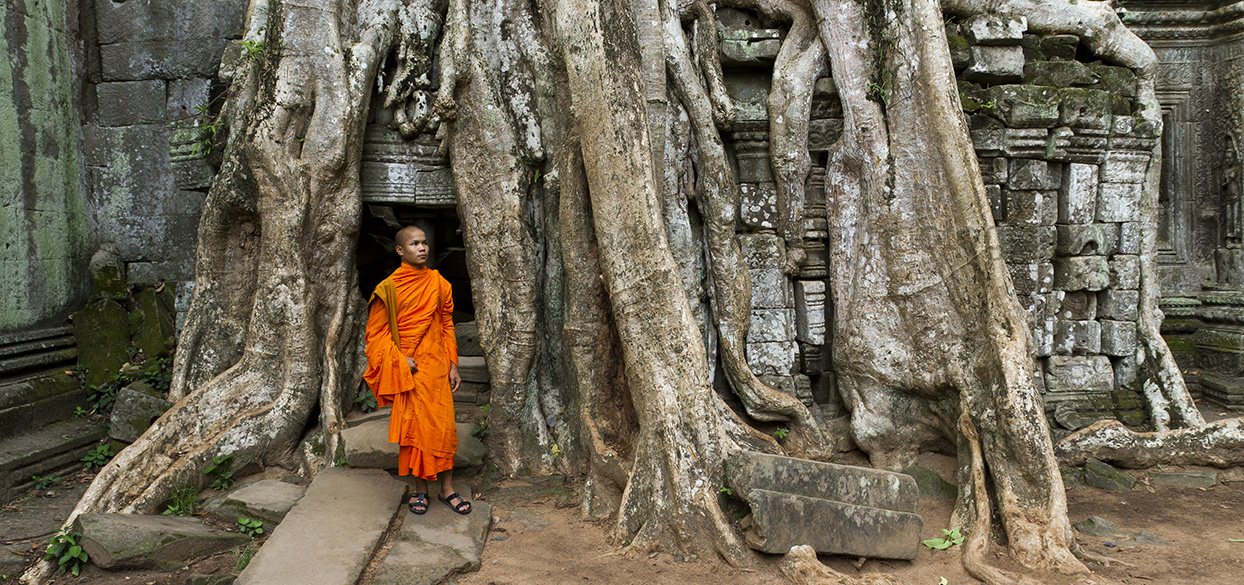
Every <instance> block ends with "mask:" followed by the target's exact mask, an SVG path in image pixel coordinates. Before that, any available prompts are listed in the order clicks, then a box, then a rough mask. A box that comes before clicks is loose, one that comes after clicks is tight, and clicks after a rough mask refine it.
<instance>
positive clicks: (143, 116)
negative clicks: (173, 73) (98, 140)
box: [96, 79, 167, 126]
mask: <svg viewBox="0 0 1244 585" xmlns="http://www.w3.org/2000/svg"><path fill="white" fill-rule="evenodd" d="M96 95H97V96H98V99H99V125H100V126H133V125H136V124H155V123H160V122H163V121H165V109H166V104H167V98H166V95H165V85H164V80H163V79H152V80H147V81H116V82H106V83H100V84H99V85H97V86H96Z"/></svg>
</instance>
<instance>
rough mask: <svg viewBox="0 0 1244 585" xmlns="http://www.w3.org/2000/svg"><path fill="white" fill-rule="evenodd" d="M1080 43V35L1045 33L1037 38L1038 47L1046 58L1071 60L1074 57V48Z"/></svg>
mask: <svg viewBox="0 0 1244 585" xmlns="http://www.w3.org/2000/svg"><path fill="white" fill-rule="evenodd" d="M1079 45H1080V37H1078V36H1076V35H1045V36H1042V37H1040V39H1039V40H1038V47H1039V48H1040V49H1041V53H1042V54H1043V55H1044V56H1045V58H1046V59H1061V60H1063V61H1072V60H1074V59H1075V58H1076V48H1078V47H1079Z"/></svg>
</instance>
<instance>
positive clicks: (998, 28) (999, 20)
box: [963, 14, 1028, 45]
mask: <svg viewBox="0 0 1244 585" xmlns="http://www.w3.org/2000/svg"><path fill="white" fill-rule="evenodd" d="M1026 30H1028V22H1027V21H1026V20H1025V19H1024V18H1022V17H1021V18H1018V19H1012V18H1004V17H1000V16H995V15H992V14H982V15H979V16H976V17H973V18H972V19H971V20H968V21H967V22H965V23H963V32H964V34H965V35H966V36H967V39H968V41H969V42H971V43H972V44H973V45H1018V44H1019V42H1020V41H1021V40H1023V38H1024V31H1026Z"/></svg>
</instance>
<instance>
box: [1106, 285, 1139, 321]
mask: <svg viewBox="0 0 1244 585" xmlns="http://www.w3.org/2000/svg"><path fill="white" fill-rule="evenodd" d="M1098 295H1099V296H1098V305H1097V314H1098V316H1100V317H1101V318H1102V319H1113V320H1115V321H1135V320H1136V317H1137V315H1138V314H1139V308H1140V291H1135V290H1119V289H1115V288H1111V289H1106V290H1104V291H1101V292H1100V293H1098Z"/></svg>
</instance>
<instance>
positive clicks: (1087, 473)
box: [1082, 458, 1136, 492]
mask: <svg viewBox="0 0 1244 585" xmlns="http://www.w3.org/2000/svg"><path fill="white" fill-rule="evenodd" d="M1082 477H1083V479H1084V485H1087V486H1089V487H1094V488H1097V489H1099V490H1111V491H1120V492H1128V491H1131V490H1132V488H1134V487H1136V479H1135V478H1133V477H1132V476H1130V475H1127V474H1125V473H1122V472H1120V471H1119V470H1117V469H1115V468H1113V467H1111V466H1110V464H1108V463H1105V462H1103V461H1099V460H1097V459H1092V458H1090V459H1089V460H1088V461H1087V462H1085V464H1084V475H1083V476H1082Z"/></svg>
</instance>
